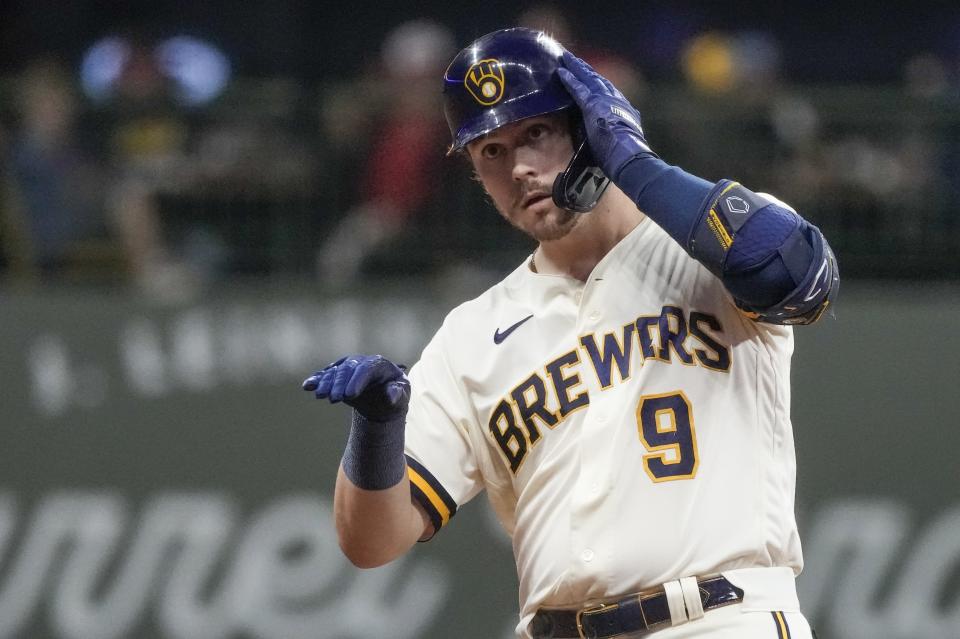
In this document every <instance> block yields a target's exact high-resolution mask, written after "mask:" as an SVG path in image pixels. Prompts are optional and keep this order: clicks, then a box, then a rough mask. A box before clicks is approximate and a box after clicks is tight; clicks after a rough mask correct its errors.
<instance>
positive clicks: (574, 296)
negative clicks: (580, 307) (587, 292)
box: [573, 291, 583, 304]
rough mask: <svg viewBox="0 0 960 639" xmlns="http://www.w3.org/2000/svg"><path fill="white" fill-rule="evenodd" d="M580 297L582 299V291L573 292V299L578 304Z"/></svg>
mask: <svg viewBox="0 0 960 639" xmlns="http://www.w3.org/2000/svg"><path fill="white" fill-rule="evenodd" d="M582 299H583V293H582V292H581V291H577V292H576V293H574V294H573V301H574V302H576V303H577V304H579V303H580V300H582Z"/></svg>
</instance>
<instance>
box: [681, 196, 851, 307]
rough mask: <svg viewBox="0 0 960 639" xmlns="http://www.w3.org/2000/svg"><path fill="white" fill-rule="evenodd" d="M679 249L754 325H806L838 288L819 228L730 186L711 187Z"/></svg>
mask: <svg viewBox="0 0 960 639" xmlns="http://www.w3.org/2000/svg"><path fill="white" fill-rule="evenodd" d="M761 211H763V213H762V214H761V215H760V217H757V218H755V219H754V216H756V215H757V214H758V213H761ZM751 219H753V221H752V223H751V224H749V225H748V224H747V222H748V221H750V220H751ZM735 241H736V244H734V242H735ZM731 249H732V250H731ZM687 250H688V251H689V253H690V255H692V256H693V257H694V258H695V259H696V260H697V261H699V262H700V263H701V264H703V265H704V266H705V267H707V269H709V270H710V272H712V273H713V274H714V275H716V276H717V277H718V278H720V279H721V280H722V281H723V283H724V284H725V285H726V287H727V289H728V290H729V291H730V292H731V293H732V294H733V296H734V298H735V299H736V301H737V306H739V307H740V309H741V310H743V311H744V312H745V313H746V314H747V316H748V317H750V318H751V319H754V320H757V321H760V322H766V323H769V324H812V323H814V322H816V321H817V320H818V319H820V317H821V316H822V315H823V313H824V312H825V311H826V310H827V308H828V307H829V306H830V304H831V303H832V301H833V300H834V299H835V298H836V295H837V290H838V289H839V280H840V274H839V271H838V269H837V261H836V258H835V257H834V255H833V251H831V249H830V246H829V245H828V244H827V241H826V239H825V238H824V237H823V234H822V233H821V232H820V230H819V229H818V228H817V227H815V226H813V225H812V224H810V223H808V222H807V221H806V220H804V219H803V218H802V217H800V216H799V215H797V214H796V213H795V212H794V211H792V210H789V209H787V208H784V207H783V206H780V205H778V204H776V203H774V202H771V201H770V200H768V199H766V198H764V197H761V196H759V195H757V194H756V193H754V192H753V191H750V190H749V189H747V188H745V187H743V186H742V185H740V184H738V183H737V182H731V181H729V180H721V181H720V182H718V183H717V186H716V187H715V188H714V189H713V191H712V192H711V194H710V196H708V198H707V199H706V202H705V206H704V207H703V210H702V213H701V215H700V218H699V220H698V222H697V223H696V224H695V225H694V228H693V231H692V233H691V235H690V239H689V243H688V246H687Z"/></svg>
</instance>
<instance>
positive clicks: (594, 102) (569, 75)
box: [557, 51, 656, 182]
mask: <svg viewBox="0 0 960 639" xmlns="http://www.w3.org/2000/svg"><path fill="white" fill-rule="evenodd" d="M557 73H558V74H559V75H560V80H561V81H562V82H563V85H564V86H565V87H566V88H567V91H569V92H570V95H571V96H573V99H574V101H575V102H576V103H577V106H578V107H580V112H581V113H582V114H583V124H584V128H585V129H586V133H587V141H588V142H589V143H590V150H591V151H593V156H594V157H595V158H596V160H597V162H598V163H599V165H600V168H601V169H603V172H604V173H605V174H606V175H607V177H609V178H610V179H611V180H613V181H614V182H616V181H617V178H618V177H619V175H620V171H621V170H622V169H623V167H624V166H626V164H627V163H628V162H629V161H630V160H632V159H633V158H635V157H637V156H638V155H647V156H653V157H656V154H655V153H654V152H653V151H652V150H651V149H650V146H649V145H648V144H647V140H646V139H645V138H644V137H643V127H642V126H641V125H640V113H639V112H638V111H637V110H636V109H635V108H633V105H632V104H630V101H629V100H627V99H626V98H625V97H624V96H623V94H622V93H620V91H618V90H617V88H616V87H615V86H613V84H612V83H611V82H610V81H609V80H607V79H606V78H605V77H603V76H602V75H600V74H599V73H597V72H596V71H594V70H593V67H591V66H590V65H589V64H587V63H586V62H584V61H583V60H581V59H580V58H578V57H577V56H575V55H573V54H572V53H570V52H569V51H567V52H565V53H564V54H563V66H562V67H560V68H559V69H557Z"/></svg>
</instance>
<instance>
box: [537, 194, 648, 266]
mask: <svg viewBox="0 0 960 639" xmlns="http://www.w3.org/2000/svg"><path fill="white" fill-rule="evenodd" d="M583 215H584V218H583V219H582V220H580V222H579V223H578V224H577V225H576V226H575V227H574V228H573V230H571V231H570V233H568V234H567V235H565V236H564V237H562V238H560V239H559V240H552V241H547V242H541V243H540V246H539V247H537V251H536V253H535V254H534V265H535V268H536V270H537V272H538V273H545V274H550V275H567V276H570V277H573V278H576V279H578V280H580V281H581V282H585V281H587V278H589V277H590V273H591V272H593V269H594V267H596V265H597V264H598V263H599V262H600V260H602V259H603V257H604V256H605V255H606V254H607V253H609V252H610V249H612V248H613V247H614V246H616V245H617V243H618V242H620V240H622V239H623V238H624V237H626V236H627V234H628V233H630V231H632V230H633V229H635V228H636V227H637V225H638V224H640V222H641V221H643V218H644V215H643V213H641V212H640V211H639V210H637V206H636V205H635V204H634V203H633V202H632V201H631V200H630V199H629V198H628V197H627V196H626V195H624V194H623V192H622V191H620V189H618V188H616V187H615V186H614V185H612V184H611V185H610V187H609V188H608V189H607V192H606V194H604V197H603V198H602V199H601V200H600V203H599V204H597V207H596V208H595V209H593V210H592V211H590V212H589V213H584V214H583Z"/></svg>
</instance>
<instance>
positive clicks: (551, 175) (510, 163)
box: [467, 113, 580, 242]
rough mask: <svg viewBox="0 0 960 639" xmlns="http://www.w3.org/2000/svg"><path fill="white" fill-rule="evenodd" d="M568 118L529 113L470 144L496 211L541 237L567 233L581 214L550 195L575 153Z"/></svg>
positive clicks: (563, 115) (525, 230) (476, 166)
mask: <svg viewBox="0 0 960 639" xmlns="http://www.w3.org/2000/svg"><path fill="white" fill-rule="evenodd" d="M567 119H568V116H567V115H566V114H565V113H560V114H549V115H544V116H537V117H533V118H527V119H525V120H520V121H519V122H514V123H512V124H508V125H506V126H503V127H501V128H499V129H496V130H495V131H493V132H491V133H489V134H487V135H486V136H484V137H482V138H480V139H478V140H476V141H474V142H471V143H470V145H469V146H468V147H467V150H468V152H469V153H470V158H471V159H472V160H473V166H474V169H475V170H476V172H477V177H478V178H479V179H480V182H481V183H482V184H483V187H484V188H485V189H486V191H487V194H488V195H489V196H490V199H492V200H493V203H494V205H495V206H496V207H497V210H498V211H500V214H501V215H502V216H503V217H504V218H506V219H507V221H509V222H510V223H511V224H513V225H514V226H515V227H517V228H518V229H520V230H522V231H524V232H525V233H527V234H528V235H530V236H531V237H533V238H534V239H535V240H537V241H538V242H545V241H550V240H558V239H560V238H562V237H564V236H565V235H567V233H569V232H570V231H571V230H572V229H573V227H574V226H576V224H577V222H578V220H579V219H580V216H578V215H576V214H575V213H571V212H570V211H567V210H565V209H562V208H560V207H558V206H557V205H556V204H554V202H553V198H552V197H551V193H552V190H553V181H554V179H556V177H557V175H558V174H559V173H560V172H561V171H563V170H564V169H565V168H567V164H568V163H569V162H570V157H571V156H572V155H573V144H572V142H571V139H570V132H569V128H568V126H567Z"/></svg>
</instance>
